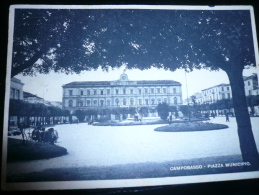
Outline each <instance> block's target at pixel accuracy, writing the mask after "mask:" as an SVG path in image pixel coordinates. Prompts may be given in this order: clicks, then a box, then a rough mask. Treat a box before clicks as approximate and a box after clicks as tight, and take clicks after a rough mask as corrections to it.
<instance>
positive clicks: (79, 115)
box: [75, 110, 85, 122]
mask: <svg viewBox="0 0 259 195" xmlns="http://www.w3.org/2000/svg"><path fill="white" fill-rule="evenodd" d="M75 115H76V117H77V118H78V120H79V122H83V121H84V119H85V113H84V111H82V110H76V111H75Z"/></svg>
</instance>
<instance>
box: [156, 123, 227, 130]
mask: <svg viewBox="0 0 259 195" xmlns="http://www.w3.org/2000/svg"><path fill="white" fill-rule="evenodd" d="M226 128H228V126H227V125H223V124H215V123H209V122H185V123H172V124H170V125H167V126H163V127H158V128H155V131H162V132H186V131H206V130H218V129H226Z"/></svg>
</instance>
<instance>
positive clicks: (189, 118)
mask: <svg viewBox="0 0 259 195" xmlns="http://www.w3.org/2000/svg"><path fill="white" fill-rule="evenodd" d="M185 84H186V94H187V106H188V120H189V121H191V116H190V105H189V95H188V84H187V77H186V71H185Z"/></svg>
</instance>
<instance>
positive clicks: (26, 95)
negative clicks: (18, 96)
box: [23, 91, 44, 104]
mask: <svg viewBox="0 0 259 195" xmlns="http://www.w3.org/2000/svg"><path fill="white" fill-rule="evenodd" d="M23 96H24V101H26V102H29V103H32V104H36V103H42V104H43V103H44V99H43V98H40V97H38V96H36V95H33V94H31V93H29V92H25V91H24V92H23Z"/></svg>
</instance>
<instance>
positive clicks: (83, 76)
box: [16, 67, 258, 102]
mask: <svg viewBox="0 0 259 195" xmlns="http://www.w3.org/2000/svg"><path fill="white" fill-rule="evenodd" d="M124 69H125V67H121V68H118V69H114V70H109V71H108V72H105V71H102V70H101V69H98V70H96V71H84V72H81V73H80V74H72V75H66V74H61V73H54V72H52V73H50V74H47V75H45V74H37V75H36V76H34V77H30V76H22V75H17V76H16V78H18V79H20V80H21V81H22V83H24V86H23V90H24V91H26V92H29V93H32V94H34V95H37V96H39V97H42V98H44V99H45V100H46V101H59V102H61V101H62V93H63V92H62V85H64V84H67V83H70V82H73V81H112V80H118V79H119V77H120V75H121V74H122V73H123V72H124ZM256 72H257V73H258V68H250V69H247V70H244V72H243V75H244V76H250V75H251V74H252V73H256ZM125 73H126V74H127V75H128V78H129V80H174V81H178V82H180V83H181V84H182V95H183V100H184V99H186V98H187V94H188V97H190V96H191V95H193V94H194V93H196V92H201V90H203V89H206V88H209V87H212V86H215V85H218V84H221V83H229V80H228V77H227V75H226V73H225V72H224V71H209V70H194V71H193V72H190V73H186V74H185V71H184V70H177V71H175V72H171V71H165V70H163V69H156V68H152V69H149V70H144V71H141V70H136V69H135V70H126V71H125ZM186 84H187V85H186Z"/></svg>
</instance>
